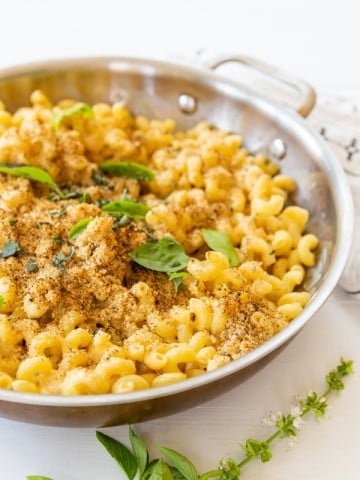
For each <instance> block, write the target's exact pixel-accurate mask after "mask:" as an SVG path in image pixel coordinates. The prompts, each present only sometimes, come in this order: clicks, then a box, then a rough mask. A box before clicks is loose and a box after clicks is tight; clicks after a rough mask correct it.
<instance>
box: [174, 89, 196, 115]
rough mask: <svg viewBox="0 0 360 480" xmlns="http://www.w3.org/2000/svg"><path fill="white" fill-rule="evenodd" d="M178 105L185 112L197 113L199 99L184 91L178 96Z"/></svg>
mask: <svg viewBox="0 0 360 480" xmlns="http://www.w3.org/2000/svg"><path fill="white" fill-rule="evenodd" d="M178 106H179V108H180V110H181V111H182V112H183V113H195V112H196V110H197V100H196V98H195V97H193V96H192V95H189V94H187V93H182V94H181V95H179V98H178Z"/></svg>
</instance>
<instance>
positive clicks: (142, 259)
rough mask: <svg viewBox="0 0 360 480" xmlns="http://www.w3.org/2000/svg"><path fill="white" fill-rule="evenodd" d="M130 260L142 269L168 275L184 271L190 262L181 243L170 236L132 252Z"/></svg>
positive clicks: (141, 246)
mask: <svg viewBox="0 0 360 480" xmlns="http://www.w3.org/2000/svg"><path fill="white" fill-rule="evenodd" d="M130 258H131V259H132V260H133V261H134V262H136V263H138V264H139V265H141V266H142V267H145V268H148V269H149V270H155V271H156V272H165V273H167V274H171V273H173V272H178V271H179V270H182V269H183V268H185V267H186V266H187V264H188V261H189V257H188V256H187V255H186V253H185V251H184V247H183V246H182V245H181V243H179V242H177V241H176V240H175V239H174V238H172V237H170V236H165V237H163V238H162V239H161V240H159V241H157V242H147V243H144V244H142V245H140V246H139V247H137V248H135V249H134V250H132V251H131V252H130Z"/></svg>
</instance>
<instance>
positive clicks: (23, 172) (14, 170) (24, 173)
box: [0, 163, 64, 198]
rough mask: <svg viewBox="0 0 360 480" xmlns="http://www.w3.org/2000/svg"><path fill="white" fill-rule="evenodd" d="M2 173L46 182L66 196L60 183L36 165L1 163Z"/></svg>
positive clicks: (62, 195) (0, 170)
mask: <svg viewBox="0 0 360 480" xmlns="http://www.w3.org/2000/svg"><path fill="white" fill-rule="evenodd" d="M0 173H6V174H8V175H13V176H14V177H23V178H27V179H28V180H32V181H33V182H39V183H44V184H45V185H47V186H48V187H50V188H51V189H52V190H55V192H56V193H57V194H58V195H59V196H60V197H61V198H63V197H64V194H63V192H62V191H61V189H60V187H59V186H58V184H57V183H56V182H55V180H54V179H53V178H52V176H51V175H50V174H49V173H48V172H47V171H45V170H43V169H42V168H40V167H34V166H32V165H8V164H5V163H0Z"/></svg>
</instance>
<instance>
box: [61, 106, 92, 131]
mask: <svg viewBox="0 0 360 480" xmlns="http://www.w3.org/2000/svg"><path fill="white" fill-rule="evenodd" d="M75 115H82V116H83V117H85V118H93V117H94V111H93V109H92V108H91V107H90V105H88V104H87V103H76V104H75V105H72V106H71V107H69V108H64V109H63V110H60V111H59V112H57V113H55V115H54V116H53V118H52V122H53V124H54V126H55V128H59V127H60V125H61V122H62V121H63V120H65V119H66V118H71V117H74V116H75Z"/></svg>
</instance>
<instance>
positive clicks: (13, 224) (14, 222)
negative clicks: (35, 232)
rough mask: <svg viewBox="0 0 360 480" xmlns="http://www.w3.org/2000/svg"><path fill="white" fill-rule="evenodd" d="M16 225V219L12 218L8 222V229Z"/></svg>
mask: <svg viewBox="0 0 360 480" xmlns="http://www.w3.org/2000/svg"><path fill="white" fill-rule="evenodd" d="M17 223H18V221H17V219H16V218H12V219H11V220H9V225H10V227H14V226H15V225H16V224H17Z"/></svg>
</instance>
